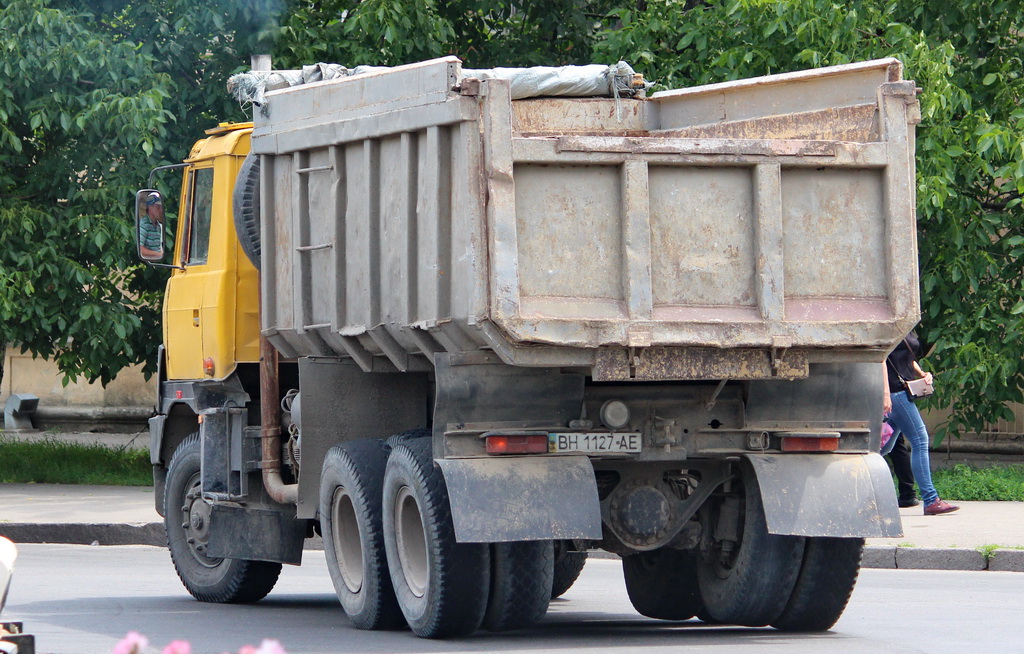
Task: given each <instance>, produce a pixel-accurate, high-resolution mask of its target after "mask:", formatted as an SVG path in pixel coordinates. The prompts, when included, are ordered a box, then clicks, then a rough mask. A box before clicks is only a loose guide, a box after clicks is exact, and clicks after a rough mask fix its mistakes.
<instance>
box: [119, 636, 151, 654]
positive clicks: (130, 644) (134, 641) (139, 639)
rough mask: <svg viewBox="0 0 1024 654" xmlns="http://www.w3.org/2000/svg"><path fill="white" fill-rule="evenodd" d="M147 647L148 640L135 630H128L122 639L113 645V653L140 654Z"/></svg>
mask: <svg viewBox="0 0 1024 654" xmlns="http://www.w3.org/2000/svg"><path fill="white" fill-rule="evenodd" d="M147 647H149V641H148V640H147V639H146V637H145V636H143V635H142V634H140V633H139V632H137V631H129V632H128V633H127V634H126V635H125V637H124V639H123V640H121V642H119V643H118V644H117V645H115V646H114V651H113V654H142V651H143V650H144V649H146V648H147Z"/></svg>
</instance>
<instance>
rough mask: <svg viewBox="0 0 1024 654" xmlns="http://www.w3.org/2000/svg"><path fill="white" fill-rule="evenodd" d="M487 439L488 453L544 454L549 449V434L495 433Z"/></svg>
mask: <svg viewBox="0 0 1024 654" xmlns="http://www.w3.org/2000/svg"><path fill="white" fill-rule="evenodd" d="M485 441H486V444H487V453H488V454H542V453H544V452H547V451H548V435H547V434H529V435H527V434H520V435H510V436H504V435H493V436H488V437H487V438H486V439H485Z"/></svg>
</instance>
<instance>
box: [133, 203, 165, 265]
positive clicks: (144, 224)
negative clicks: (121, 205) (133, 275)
mask: <svg viewBox="0 0 1024 654" xmlns="http://www.w3.org/2000/svg"><path fill="white" fill-rule="evenodd" d="M135 239H136V242H137V243H138V251H139V258H140V259H142V260H143V261H162V260H163V258H164V241H165V237H164V197H163V195H161V194H160V191H157V190H155V189H151V188H144V189H142V190H141V191H138V192H137V193H136V194H135Z"/></svg>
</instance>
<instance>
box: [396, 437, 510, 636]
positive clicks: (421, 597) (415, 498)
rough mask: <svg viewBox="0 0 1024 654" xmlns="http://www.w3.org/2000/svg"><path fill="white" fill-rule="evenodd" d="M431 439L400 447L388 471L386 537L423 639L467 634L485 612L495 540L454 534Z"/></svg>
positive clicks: (408, 614)
mask: <svg viewBox="0 0 1024 654" xmlns="http://www.w3.org/2000/svg"><path fill="white" fill-rule="evenodd" d="M431 446H432V443H431V439H429V438H419V439H414V440H410V441H407V442H405V443H402V444H400V445H398V446H397V447H395V449H394V450H393V451H392V452H391V456H390V457H389V458H388V464H387V470H386V471H385V473H384V498H383V502H384V543H385V548H386V550H387V557H388V568H389V570H390V572H391V582H392V585H393V586H394V589H395V596H396V597H397V599H398V605H399V606H400V607H401V609H402V614H403V615H404V616H405V620H406V622H408V623H409V627H410V628H411V629H412V631H413V633H414V634H416V635H417V636H420V637H421V638H448V637H453V636H465V635H468V634H471V633H472V632H474V631H476V630H477V629H478V628H479V627H480V625H481V623H482V622H483V619H484V612H485V611H486V610H487V598H488V592H489V588H490V568H491V561H490V545H488V544H486V543H459V542H457V541H456V540H455V527H454V525H453V524H452V516H451V507H450V504H449V501H448V490H447V487H446V486H445V483H444V477H443V475H442V474H441V470H440V468H438V467H437V466H435V465H434V461H433V458H432V457H431Z"/></svg>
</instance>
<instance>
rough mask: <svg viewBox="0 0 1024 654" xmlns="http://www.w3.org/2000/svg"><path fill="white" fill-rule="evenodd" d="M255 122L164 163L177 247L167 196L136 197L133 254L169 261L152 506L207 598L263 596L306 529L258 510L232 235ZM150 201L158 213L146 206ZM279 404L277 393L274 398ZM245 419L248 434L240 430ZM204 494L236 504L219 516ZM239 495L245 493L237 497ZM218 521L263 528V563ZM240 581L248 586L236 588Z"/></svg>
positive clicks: (245, 337)
mask: <svg viewBox="0 0 1024 654" xmlns="http://www.w3.org/2000/svg"><path fill="white" fill-rule="evenodd" d="M252 128H253V124H252V123H221V124H220V125H218V126H217V127H215V128H213V129H210V130H207V131H206V138H204V139H201V140H199V141H197V142H196V143H195V145H194V146H193V147H192V150H191V151H190V153H189V156H188V158H187V159H186V160H185V161H184V162H183V163H182V164H177V165H175V166H168V167H167V168H182V169H183V173H182V190H181V196H180V200H179V202H180V204H179V205H178V207H177V215H178V221H177V224H176V225H175V226H174V235H175V238H174V250H173V252H172V253H166V252H165V251H164V244H165V243H166V234H165V233H164V231H163V230H164V227H163V222H162V220H163V204H164V198H163V197H162V195H161V194H160V192H159V191H157V190H156V189H153V188H147V189H143V190H141V191H139V192H138V193H137V195H136V220H137V223H136V225H137V234H138V235H139V256H140V257H141V258H142V259H144V260H146V261H148V262H149V263H150V264H153V265H157V266H162V267H168V268H170V269H171V275H170V278H169V279H168V280H167V286H166V289H165V293H164V306H163V346H162V347H161V356H160V373H159V384H158V392H157V402H156V406H157V415H156V416H155V417H153V418H151V419H150V434H151V441H152V442H151V461H152V463H153V478H154V485H155V490H156V509H157V511H158V513H160V514H161V515H163V516H165V518H167V520H168V524H172V523H173V525H174V526H175V529H171V530H170V531H169V543H170V544H171V546H172V553H173V554H172V555H173V556H175V557H176V558H177V559H178V560H179V562H180V566H184V567H179V569H186V568H187V569H189V570H193V571H194V572H195V574H186V577H187V578H188V579H190V586H189V589H190V591H192V592H193V593H194V594H196V596H197V597H203V598H206V599H208V600H210V601H227V600H232V601H233V600H245V599H250V600H251V599H255V595H259V594H260V592H263V594H265V591H263V590H261V589H264V588H267V585H268V584H269V585H270V586H272V585H273V583H274V581H276V578H277V571H278V570H279V569H280V563H282V562H284V563H298V562H299V560H300V556H301V546H302V542H303V540H304V538H305V536H306V523H305V522H302V521H297V520H294V510H291V511H290V512H289V511H288V510H285V511H284V512H281V511H280V508H278V509H277V510H276V512H275V513H274V514H273V516H274V517H272V518H268V517H267V516H268V511H266V510H265V509H266V508H267V507H269V506H271V505H273V504H274V502H273V500H272V499H271V498H270V497H269V496H267V494H266V492H265V489H264V484H263V483H262V482H261V476H262V474H263V468H266V466H265V465H263V462H262V461H261V452H260V447H261V443H260V434H259V427H258V426H257V427H252V426H253V425H259V423H260V417H259V410H260V397H261V393H260V371H259V361H260V328H259V295H258V280H259V276H258V272H257V270H256V267H255V266H254V265H253V263H252V260H251V259H250V258H249V257H248V256H247V252H246V250H245V248H246V246H247V245H249V244H250V242H247V241H244V239H242V240H240V239H239V236H238V233H237V231H236V226H235V225H236V223H235V205H236V194H237V193H238V189H236V186H238V182H239V178H240V175H241V176H243V177H245V176H248V177H247V178H246V179H248V181H249V182H250V188H251V187H252V185H253V184H252V182H254V180H256V179H258V174H259V171H258V168H256V169H255V170H250V169H243V165H244V162H245V161H246V156H247V155H248V154H249V146H250V135H251V133H252ZM253 160H254V158H250V161H253ZM158 170H160V169H158ZM155 172H157V171H154V173H155ZM245 181H246V180H245V179H243V180H242V182H243V184H241V187H242V188H241V190H242V192H243V194H244V191H245V184H244V182H245ZM242 197H243V199H242V200H240V201H239V203H245V202H246V201H247V202H249V204H252V203H253V202H256V203H258V196H257V197H256V198H251V197H250V198H247V199H246V198H244V195H243V196H242ZM151 205H156V206H157V207H159V208H160V210H159V212H152V211H151V210H150V207H151ZM156 213H158V214H159V220H154V221H153V224H156V225H157V226H158V227H157V228H158V229H159V231H160V232H161V233H160V235H159V237H158V239H157V240H159V243H158V244H154V243H155V242H154V243H149V245H152V246H153V248H155V249H150V248H147V247H146V245H147V243H145V233H146V231H147V229H150V225H149V223H147V221H148V220H149V218H148V216H150V215H156ZM250 218H251V219H254V218H255V216H251V217H250ZM283 367H284V368H285V373H284V376H285V378H286V379H288V378H289V375H288V373H287V370H288V369H289V368H290V367H294V366H289V364H285V365H284V366H283ZM272 392H273V394H274V395H275V396H276V395H277V394H278V392H277V389H274V391H272ZM279 400H280V397H279V396H278V397H275V398H274V401H273V402H272V403H271V405H272V406H275V407H276V406H277V404H278V402H279ZM247 427H248V428H249V429H255V430H256V431H255V433H252V432H245V430H246V428H247ZM243 432H245V434H246V436H245V437H243V436H242V434H243ZM229 434H231V437H230V438H229ZM276 447H277V449H280V446H279V444H278V445H277V446H276ZM175 471H183V472H177V473H176V472H175ZM168 497H174V498H175V499H174V500H173V501H169V500H168V499H167V498H168ZM183 497H184V498H187V499H186V502H185V504H184V506H183V505H182V502H181V498H183ZM204 497H205V498H207V499H209V498H219V499H222V500H225V501H229V502H232V505H231V506H230V507H223V508H221V507H218V511H216V512H215V511H214V510H213V509H212V508H211V504H209V503H208V502H207V501H206V500H204ZM243 497H244V498H246V499H247V501H246V502H244V503H238V502H237V500H239V499H240V498H243ZM179 511H180V512H181V519H180V520H179V519H178V517H177V512H179ZM215 513H216V516H215V515H214V514H215ZM219 516H223V517H219ZM185 525H187V526H188V528H187V530H186V529H185V527H184V526H185ZM221 527H233V528H236V529H237V528H242V529H244V530H251V531H256V532H262V533H265V534H266V535H267V540H268V542H272V543H273V545H271V546H270V547H269V548H264V549H263V550H261V551H258V552H256V555H257V556H259V557H260V558H261V559H262V560H258V561H252V560H248V559H241V558H236V557H238V556H239V554H240V553H239V552H237V551H231V549H230V546H231V545H232V544H234V543H237V542H238V539H237V538H232V537H228V536H226V535H224V534H223V533H222V532H221V531H219V529H220V528H221ZM211 543H223V544H225V545H228V546H229V549H227V550H218V549H217V545H216V544H214V545H213V546H210V545H211ZM240 580H247V582H248V583H247V584H245V585H243V587H241V588H240V587H238V584H239V582H240ZM260 596H262V595H260Z"/></svg>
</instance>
